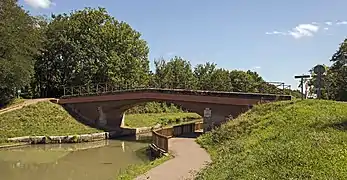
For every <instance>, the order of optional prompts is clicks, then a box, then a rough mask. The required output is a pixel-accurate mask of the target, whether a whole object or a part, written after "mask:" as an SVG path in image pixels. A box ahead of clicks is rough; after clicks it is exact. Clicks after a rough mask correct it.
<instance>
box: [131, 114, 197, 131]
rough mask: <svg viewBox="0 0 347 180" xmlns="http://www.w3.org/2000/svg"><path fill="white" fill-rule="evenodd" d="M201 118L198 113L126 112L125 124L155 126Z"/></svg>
mask: <svg viewBox="0 0 347 180" xmlns="http://www.w3.org/2000/svg"><path fill="white" fill-rule="evenodd" d="M196 119H201V116H199V115H198V114H196V113H147V114H126V115H125V125H126V126H128V127H134V128H135V127H153V126H155V125H157V124H161V125H172V124H180V123H182V122H184V121H188V120H196Z"/></svg>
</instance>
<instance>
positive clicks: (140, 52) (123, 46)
mask: <svg viewBox="0 0 347 180" xmlns="http://www.w3.org/2000/svg"><path fill="white" fill-rule="evenodd" d="M45 36H46V40H45V42H44V49H43V50H42V52H41V56H40V57H38V59H37V62H36V64H35V70H36V78H37V82H38V84H37V85H38V86H39V88H40V91H41V92H42V93H41V96H59V95H61V89H62V87H63V86H77V85H85V84H90V83H100V82H102V83H116V84H138V85H141V84H147V83H148V72H149V61H148V51H149V49H148V47H147V43H146V42H145V41H144V40H142V39H141V38H140V37H141V34H140V33H139V32H137V31H135V30H133V29H132V28H131V27H130V25H129V24H127V23H125V22H119V21H118V20H116V19H115V18H113V17H112V16H110V15H109V14H108V13H107V11H106V10H105V9H103V8H98V9H91V8H85V9H83V10H78V11H74V12H72V13H70V14H59V15H53V16H52V22H50V23H49V24H48V27H47V31H46V33H45Z"/></svg>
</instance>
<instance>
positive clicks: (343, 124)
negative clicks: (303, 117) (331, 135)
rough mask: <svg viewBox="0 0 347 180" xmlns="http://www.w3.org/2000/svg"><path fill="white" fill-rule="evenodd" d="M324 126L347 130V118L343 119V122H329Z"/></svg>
mask: <svg viewBox="0 0 347 180" xmlns="http://www.w3.org/2000/svg"><path fill="white" fill-rule="evenodd" d="M323 127H328V128H329V127H330V128H334V129H337V130H340V131H347V120H345V121H343V122H339V123H332V124H328V125H325V126H323Z"/></svg>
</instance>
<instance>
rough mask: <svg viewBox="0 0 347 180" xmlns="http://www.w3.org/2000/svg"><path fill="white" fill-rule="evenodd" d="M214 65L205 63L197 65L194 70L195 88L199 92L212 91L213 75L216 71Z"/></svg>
mask: <svg viewBox="0 0 347 180" xmlns="http://www.w3.org/2000/svg"><path fill="white" fill-rule="evenodd" d="M216 66H217V65H216V64H214V63H209V62H207V63H206V64H198V65H197V66H196V67H195V68H194V76H195V78H196V88H197V89H200V90H212V89H213V87H212V82H213V81H214V80H213V77H212V76H213V74H214V73H215V71H216V69H217V68H216Z"/></svg>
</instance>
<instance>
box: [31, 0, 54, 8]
mask: <svg viewBox="0 0 347 180" xmlns="http://www.w3.org/2000/svg"><path fill="white" fill-rule="evenodd" d="M24 1H25V3H27V4H28V5H29V6H31V7H33V8H36V9H38V8H42V9H47V8H49V7H51V6H54V5H55V3H53V2H52V1H51V0H24Z"/></svg>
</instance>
